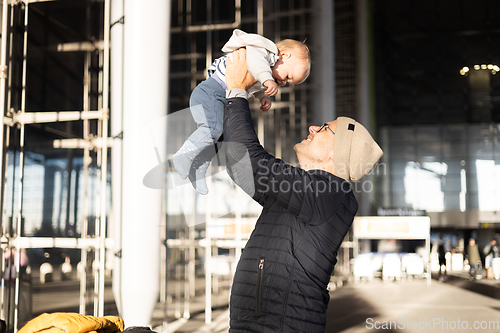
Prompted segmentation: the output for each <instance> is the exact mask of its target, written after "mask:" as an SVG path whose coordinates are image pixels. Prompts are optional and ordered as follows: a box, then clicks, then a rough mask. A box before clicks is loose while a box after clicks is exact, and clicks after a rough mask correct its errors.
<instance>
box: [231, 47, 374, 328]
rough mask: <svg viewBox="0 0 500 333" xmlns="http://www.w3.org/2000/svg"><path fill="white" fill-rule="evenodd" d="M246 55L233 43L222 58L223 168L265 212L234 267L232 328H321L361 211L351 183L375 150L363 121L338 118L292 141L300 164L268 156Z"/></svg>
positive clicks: (364, 171)
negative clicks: (345, 243) (252, 103)
mask: <svg viewBox="0 0 500 333" xmlns="http://www.w3.org/2000/svg"><path fill="white" fill-rule="evenodd" d="M245 59H246V53H245V50H244V49H240V50H239V51H236V52H234V53H233V60H232V62H231V61H228V62H227V70H226V85H227V87H228V91H227V92H226V105H225V110H224V126H223V127H224V140H225V149H226V159H227V167H228V169H227V170H228V173H229V174H230V176H231V178H233V180H234V181H235V182H236V183H237V184H238V185H239V186H240V187H241V188H242V189H244V190H245V191H246V192H247V193H248V194H250V195H251V196H252V198H253V199H254V200H256V201H257V202H258V203H260V204H261V205H262V206H263V210H262V213H261V215H260V217H259V219H258V221H257V223H256V226H255V229H254V231H253V232H252V235H251V236H250V239H249V240H248V243H247V245H246V247H245V249H244V251H243V253H242V256H241V259H240V261H239V263H238V266H237V268H236V273H235V276H234V282H233V287H232V290H231V299H230V329H229V332H324V331H325V325H326V309H327V306H328V301H329V299H330V297H329V293H328V290H327V286H328V283H329V281H330V277H331V274H332V273H333V268H334V266H335V263H336V262H337V259H336V256H337V251H338V248H339V247H340V244H341V243H342V240H343V238H344V236H345V235H346V233H347V231H348V230H349V228H350V226H351V224H352V221H353V219H354V215H355V213H356V211H357V208H358V204H357V201H356V198H355V197H354V194H353V193H352V191H351V187H350V183H349V181H352V180H358V179H360V178H361V177H363V176H364V175H365V174H367V173H368V172H370V171H371V169H372V168H373V167H374V166H375V164H376V163H377V162H378V160H379V159H380V157H381V156H382V150H381V149H380V148H379V146H378V145H377V144H376V143H375V141H373V139H372V138H371V136H370V134H369V133H368V131H366V129H365V128H364V127H363V126H362V125H361V124H359V123H357V122H356V121H354V120H353V119H350V118H345V117H340V118H338V119H337V120H335V121H331V122H328V123H325V124H323V125H322V126H311V127H309V135H308V137H307V138H306V139H304V140H303V141H302V142H300V143H298V144H297V145H295V147H294V150H295V152H296V154H297V158H298V160H299V163H300V168H297V167H293V166H291V165H289V164H286V163H284V162H283V161H282V160H280V159H277V158H275V157H274V156H272V155H270V154H269V153H268V152H267V151H265V150H264V148H263V147H262V146H261V145H260V144H259V141H258V138H257V136H256V134H255V131H254V128H253V125H252V119H251V115H250V109H249V106H248V102H247V100H246V99H245V97H246V93H245V91H244V90H245V88H247V87H248V86H251V85H252V84H253V83H254V82H255V79H253V77H252V76H251V74H249V73H248V72H247V69H246V61H245ZM243 161H249V163H246V162H243Z"/></svg>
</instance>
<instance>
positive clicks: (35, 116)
mask: <svg viewBox="0 0 500 333" xmlns="http://www.w3.org/2000/svg"><path fill="white" fill-rule="evenodd" d="M104 114H106V115H107V112H104V111H103V110H99V111H54V112H22V111H19V112H14V113H11V114H10V116H9V115H7V116H5V117H4V118H3V123H4V125H8V126H14V125H15V124H20V125H26V124H40V123H54V122H61V121H77V120H84V119H102V118H103V115H104Z"/></svg>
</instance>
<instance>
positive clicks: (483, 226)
mask: <svg viewBox="0 0 500 333" xmlns="http://www.w3.org/2000/svg"><path fill="white" fill-rule="evenodd" d="M479 227H480V228H481V229H500V223H487V222H486V223H479Z"/></svg>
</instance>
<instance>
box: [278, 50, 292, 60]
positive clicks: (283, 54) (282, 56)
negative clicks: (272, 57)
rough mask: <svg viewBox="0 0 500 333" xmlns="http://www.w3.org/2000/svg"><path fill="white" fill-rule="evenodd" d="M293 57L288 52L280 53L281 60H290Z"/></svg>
mask: <svg viewBox="0 0 500 333" xmlns="http://www.w3.org/2000/svg"><path fill="white" fill-rule="evenodd" d="M291 56H292V55H291V54H290V52H287V51H284V52H280V57H281V59H288V58H290V57H291Z"/></svg>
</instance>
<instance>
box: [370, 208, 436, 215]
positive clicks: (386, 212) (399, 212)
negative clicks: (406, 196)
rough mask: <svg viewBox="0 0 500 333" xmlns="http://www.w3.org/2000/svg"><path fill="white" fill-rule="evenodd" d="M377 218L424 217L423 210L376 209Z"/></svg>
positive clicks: (424, 212)
mask: <svg viewBox="0 0 500 333" xmlns="http://www.w3.org/2000/svg"><path fill="white" fill-rule="evenodd" d="M377 215H378V216H425V215H427V212H426V211H425V210H418V209H412V208H382V207H379V208H378V209H377Z"/></svg>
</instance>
